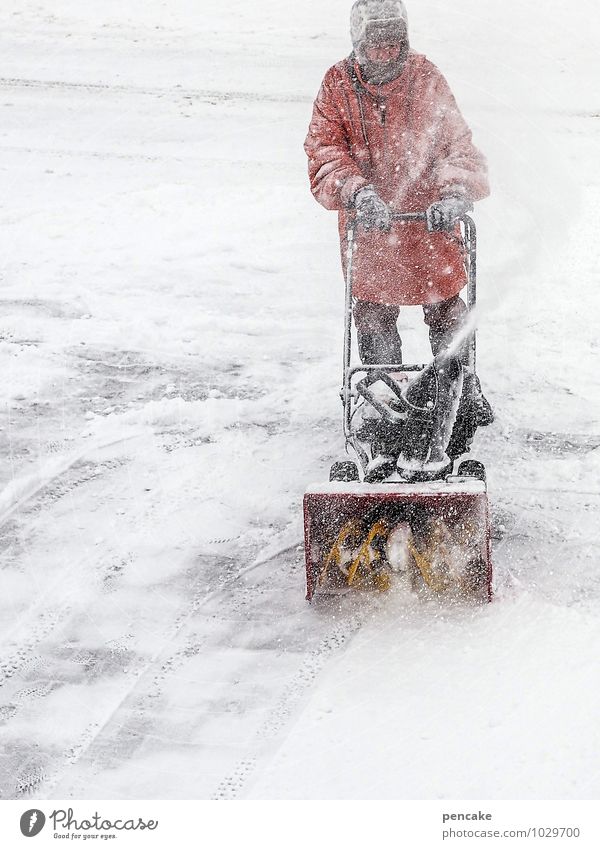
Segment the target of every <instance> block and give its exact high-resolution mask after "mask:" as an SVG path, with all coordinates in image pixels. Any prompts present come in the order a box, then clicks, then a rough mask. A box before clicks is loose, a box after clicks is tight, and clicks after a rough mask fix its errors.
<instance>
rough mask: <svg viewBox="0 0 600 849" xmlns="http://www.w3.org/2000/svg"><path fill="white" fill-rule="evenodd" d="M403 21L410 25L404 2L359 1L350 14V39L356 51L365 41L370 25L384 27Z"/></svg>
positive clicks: (390, 0)
mask: <svg viewBox="0 0 600 849" xmlns="http://www.w3.org/2000/svg"><path fill="white" fill-rule="evenodd" d="M400 21H402V22H403V23H404V24H405V25H407V24H408V17H407V14H406V8H405V6H404V3H403V2H402V0H357V2H356V3H355V4H354V6H353V7H352V11H351V12H350V37H351V38H352V46H353V47H354V49H355V50H358V49H359V46H360V44H361V43H362V42H363V41H364V39H365V36H366V33H367V27H369V25H370V24H375V25H376V24H381V25H382V26H385V25H390V26H393V25H394V23H396V24H398V23H400Z"/></svg>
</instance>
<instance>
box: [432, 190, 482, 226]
mask: <svg viewBox="0 0 600 849" xmlns="http://www.w3.org/2000/svg"><path fill="white" fill-rule="evenodd" d="M471 209H473V204H472V203H471V201H470V200H468V199H467V198H462V197H448V198H443V199H442V200H436V202H435V203H432V204H431V206H430V207H429V209H428V210H427V229H428V230H429V232H431V231H432V230H452V229H453V227H454V225H455V224H456V222H457V220H458V219H459V218H460V217H461V215H464V214H465V212H469V210H471Z"/></svg>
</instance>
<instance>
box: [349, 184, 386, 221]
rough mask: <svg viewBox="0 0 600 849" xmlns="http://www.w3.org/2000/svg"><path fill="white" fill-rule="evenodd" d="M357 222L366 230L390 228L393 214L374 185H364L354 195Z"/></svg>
mask: <svg viewBox="0 0 600 849" xmlns="http://www.w3.org/2000/svg"><path fill="white" fill-rule="evenodd" d="M354 207H355V209H356V219H357V222H358V223H359V224H360V225H361V226H362V227H364V229H365V230H375V229H377V230H389V229H390V225H391V223H392V216H391V213H390V211H389V209H388V207H387V205H386V204H385V203H384V201H382V200H381V198H380V197H379V195H378V194H377V192H376V191H375V189H374V188H373V186H364V187H363V188H362V189H359V190H358V191H357V193H356V194H355V196H354Z"/></svg>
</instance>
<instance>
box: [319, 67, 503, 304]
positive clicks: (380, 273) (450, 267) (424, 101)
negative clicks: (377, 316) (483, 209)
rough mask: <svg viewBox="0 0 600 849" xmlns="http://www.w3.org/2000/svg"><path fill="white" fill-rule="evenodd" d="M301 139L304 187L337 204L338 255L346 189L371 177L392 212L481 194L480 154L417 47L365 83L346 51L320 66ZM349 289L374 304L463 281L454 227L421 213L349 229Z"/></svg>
mask: <svg viewBox="0 0 600 849" xmlns="http://www.w3.org/2000/svg"><path fill="white" fill-rule="evenodd" d="M304 149H305V150H306V153H307V155H308V158H309V166H308V170H309V176H310V184H311V189H312V192H313V194H314V196H315V197H316V199H317V200H318V201H319V203H321V204H322V205H323V206H324V207H326V209H337V210H338V211H339V230H340V240H341V249H342V264H343V265H344V264H345V252H346V246H345V241H346V221H347V216H348V208H349V206H350V205H351V203H352V199H353V197H354V194H355V193H356V191H357V190H358V189H359V188H360V187H361V186H366V185H369V184H371V185H373V186H374V187H375V189H376V190H377V191H378V193H379V194H380V196H381V197H382V198H383V200H384V201H385V202H386V203H387V204H388V205H389V206H390V207H391V208H392V209H394V210H396V211H398V212H424V211H425V210H426V209H427V207H428V206H429V205H430V204H431V203H433V202H434V201H436V200H439V199H440V198H443V197H446V196H448V195H454V194H456V193H457V192H459V193H460V192H466V194H467V197H469V198H470V199H471V200H472V201H476V200H480V199H481V198H484V197H486V196H487V195H488V194H489V188H488V182H487V171H486V165H485V160H484V158H483V156H482V155H481V153H480V152H479V151H478V150H477V148H476V147H475V146H474V145H473V143H472V141H471V131H470V130H469V128H468V126H467V124H466V123H465V120H464V118H463V117H462V115H461V114H460V111H459V109H458V106H457V105H456V101H455V99H454V96H453V95H452V92H451V91H450V88H449V87H448V83H447V82H446V80H445V79H444V77H443V76H442V74H441V73H440V71H438V69H437V68H436V67H435V65H433V64H432V63H431V62H430V61H429V60H428V59H427V58H426V57H425V56H422V55H420V54H418V53H413V52H412V51H410V52H409V55H408V58H407V60H406V63H405V65H404V68H403V70H402V74H401V75H400V77H398V79H395V80H392V82H390V83H386V84H385V85H382V86H374V85H370V84H369V83H366V82H365V81H364V80H363V79H362V77H361V73H360V68H359V66H358V63H357V62H356V61H354V60H353V59H345V60H344V61H342V62H338V64H337V65H334V66H333V67H332V68H330V69H329V71H327V73H326V75H325V79H324V80H323V83H322V85H321V89H320V91H319V94H318V95H317V99H316V101H315V104H314V109H313V115H312V120H311V123H310V127H309V131H308V135H307V137H306V142H305V144H304ZM356 243H357V251H356V255H355V264H354V287H353V293H354V295H355V297H357V298H360V299H361V300H366V301H374V302H375V303H384V304H397V305H401V304H427V303H437V302H439V301H444V300H446V299H447V298H451V297H452V296H453V295H456V294H457V293H458V292H459V291H460V290H461V289H462V288H463V286H464V285H465V282H466V279H465V270H464V263H463V252H462V244H461V241H460V234H459V230H458V228H457V230H456V232H455V233H437V232H436V233H428V232H427V230H426V228H425V225H424V224H422V223H419V222H417V223H410V224H400V223H394V224H393V225H392V230H391V231H390V232H389V233H382V232H381V231H379V230H371V231H369V232H365V231H364V230H363V229H362V228H359V229H358V230H357V233H356Z"/></svg>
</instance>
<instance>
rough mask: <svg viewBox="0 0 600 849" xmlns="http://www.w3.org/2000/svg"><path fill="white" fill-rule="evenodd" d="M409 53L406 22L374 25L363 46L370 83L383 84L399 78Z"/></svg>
mask: <svg viewBox="0 0 600 849" xmlns="http://www.w3.org/2000/svg"><path fill="white" fill-rule="evenodd" d="M407 53H408V33H407V30H406V25H405V23H404V21H394V23H393V24H383V25H381V24H372V25H371V26H370V27H368V29H367V32H366V36H365V41H364V43H363V46H362V54H363V62H362V63H361V64H362V66H363V71H364V72H365V75H366V77H367V79H368V80H369V81H370V82H373V83H376V84H381V83H385V82H389V81H390V80H393V79H395V78H396V77H398V76H399V75H400V73H401V71H402V67H403V65H404V61H405V59H406V55H407Z"/></svg>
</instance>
